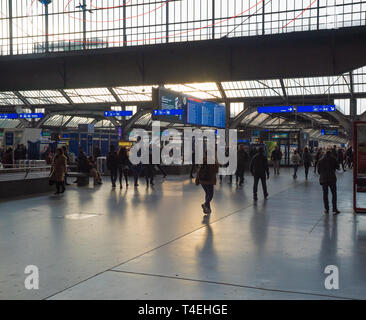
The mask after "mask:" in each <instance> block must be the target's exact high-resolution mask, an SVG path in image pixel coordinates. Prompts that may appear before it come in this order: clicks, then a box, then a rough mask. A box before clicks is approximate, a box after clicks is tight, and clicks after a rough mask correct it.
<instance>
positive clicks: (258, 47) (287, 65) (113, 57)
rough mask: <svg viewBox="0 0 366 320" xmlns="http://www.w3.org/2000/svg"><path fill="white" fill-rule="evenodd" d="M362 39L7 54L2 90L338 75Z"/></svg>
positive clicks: (335, 33)
mask: <svg viewBox="0 0 366 320" xmlns="http://www.w3.org/2000/svg"><path fill="white" fill-rule="evenodd" d="M365 38H366V27H365V26H360V27H347V28H339V29H329V30H315V31H305V32H291V33H283V34H281V33H279V34H271V35H260V36H248V37H240V38H225V39H215V40H206V41H191V42H189V45H188V46H187V45H186V44H185V43H179V42H178V43H163V44H156V45H145V46H126V47H121V48H106V49H95V50H85V51H74V52H57V53H56V52H55V53H45V54H34V55H13V56H2V57H0V73H1V74H6V75H7V76H6V77H1V78H0V91H14V90H18V91H19V90H41V89H77V88H99V87H115V86H134V85H142V84H146V85H153V84H159V83H172V84H175V83H177V84H179V83H190V82H222V81H243V80H258V79H279V78H300V77H315V76H334V75H340V74H343V73H345V72H349V71H350V70H354V69H357V68H360V67H362V66H364V65H366V55H365V54H364V52H365V51H366V42H365V41H364V39H365ZM187 61H189V64H187ZM121 70H123V72H121Z"/></svg>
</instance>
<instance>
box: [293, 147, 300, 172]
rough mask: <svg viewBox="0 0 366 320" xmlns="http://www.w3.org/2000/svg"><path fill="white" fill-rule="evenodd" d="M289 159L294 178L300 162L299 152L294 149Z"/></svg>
mask: <svg viewBox="0 0 366 320" xmlns="http://www.w3.org/2000/svg"><path fill="white" fill-rule="evenodd" d="M291 161H292V163H293V165H294V175H293V177H294V179H296V178H297V169H298V168H299V164H300V156H299V153H298V152H297V150H295V151H294V154H293V155H292V157H291Z"/></svg>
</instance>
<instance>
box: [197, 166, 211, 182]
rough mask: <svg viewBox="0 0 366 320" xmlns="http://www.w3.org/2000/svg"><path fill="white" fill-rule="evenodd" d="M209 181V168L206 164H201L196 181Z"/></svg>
mask: <svg viewBox="0 0 366 320" xmlns="http://www.w3.org/2000/svg"><path fill="white" fill-rule="evenodd" d="M209 179H210V168H209V166H208V165H207V164H203V165H202V166H201V168H200V171H199V172H198V180H200V181H207V180H209Z"/></svg>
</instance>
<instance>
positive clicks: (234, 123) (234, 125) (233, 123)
mask: <svg viewBox="0 0 366 320" xmlns="http://www.w3.org/2000/svg"><path fill="white" fill-rule="evenodd" d="M256 111H257V108H253V107H248V108H246V109H244V110H243V111H242V112H240V113H239V114H238V115H237V116H236V117H235V118H234V119H232V120H231V123H230V129H236V128H237V127H238V126H239V125H240V123H241V122H242V120H243V119H244V118H245V117H246V116H248V115H250V114H251V113H253V112H256Z"/></svg>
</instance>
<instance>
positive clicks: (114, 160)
mask: <svg viewBox="0 0 366 320" xmlns="http://www.w3.org/2000/svg"><path fill="white" fill-rule="evenodd" d="M107 168H108V170H109V171H110V172H111V181H112V188H115V187H116V181H117V173H118V155H117V152H116V149H115V147H114V145H113V144H112V145H111V147H110V151H109V152H108V154H107Z"/></svg>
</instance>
